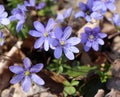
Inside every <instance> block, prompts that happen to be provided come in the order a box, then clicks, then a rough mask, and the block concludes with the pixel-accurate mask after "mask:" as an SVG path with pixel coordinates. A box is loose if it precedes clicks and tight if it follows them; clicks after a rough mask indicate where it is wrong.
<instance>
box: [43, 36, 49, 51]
mask: <svg viewBox="0 0 120 97" xmlns="http://www.w3.org/2000/svg"><path fill="white" fill-rule="evenodd" d="M44 49H45V51H48V50H49V40H48V38H46V39H45V42H44Z"/></svg>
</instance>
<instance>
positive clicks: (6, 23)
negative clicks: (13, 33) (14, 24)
mask: <svg viewBox="0 0 120 97" xmlns="http://www.w3.org/2000/svg"><path fill="white" fill-rule="evenodd" d="M9 23H10V20H9V19H8V18H2V20H1V24H3V25H8V24H9Z"/></svg>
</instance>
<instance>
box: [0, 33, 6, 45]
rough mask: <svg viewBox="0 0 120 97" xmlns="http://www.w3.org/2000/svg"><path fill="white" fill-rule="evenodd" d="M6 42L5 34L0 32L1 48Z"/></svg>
mask: <svg viewBox="0 0 120 97" xmlns="http://www.w3.org/2000/svg"><path fill="white" fill-rule="evenodd" d="M4 42H5V38H4V34H3V33H2V32H0V46H2V45H3V44H4Z"/></svg>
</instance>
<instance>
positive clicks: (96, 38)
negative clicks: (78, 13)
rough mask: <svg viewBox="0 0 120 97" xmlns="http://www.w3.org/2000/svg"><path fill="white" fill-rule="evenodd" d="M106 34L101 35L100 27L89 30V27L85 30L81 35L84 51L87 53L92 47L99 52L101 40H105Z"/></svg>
mask: <svg viewBox="0 0 120 97" xmlns="http://www.w3.org/2000/svg"><path fill="white" fill-rule="evenodd" d="M106 36H107V34H105V33H101V31H100V27H95V28H94V29H91V28H89V27H86V28H85V32H84V33H82V34H81V43H83V44H85V46H84V49H85V51H89V50H90V48H91V47H92V48H93V49H94V50H95V51H98V50H99V44H100V45H104V41H103V40H102V38H105V37H106Z"/></svg>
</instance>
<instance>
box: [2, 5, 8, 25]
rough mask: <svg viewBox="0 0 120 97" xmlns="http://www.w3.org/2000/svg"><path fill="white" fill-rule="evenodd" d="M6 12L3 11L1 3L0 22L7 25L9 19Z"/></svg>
mask: <svg viewBox="0 0 120 97" xmlns="http://www.w3.org/2000/svg"><path fill="white" fill-rule="evenodd" d="M7 16H8V13H7V12H5V8H4V6H3V5H0V24H3V25H8V24H9V23H10V20H9V19H8V18H7Z"/></svg>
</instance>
